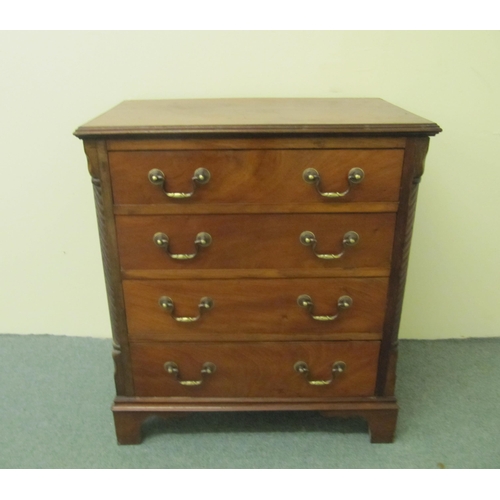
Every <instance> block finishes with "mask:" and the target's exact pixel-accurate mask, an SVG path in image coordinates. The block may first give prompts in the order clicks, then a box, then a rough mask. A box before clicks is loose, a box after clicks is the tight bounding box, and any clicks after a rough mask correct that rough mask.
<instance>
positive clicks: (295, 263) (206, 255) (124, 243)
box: [116, 214, 395, 270]
mask: <svg viewBox="0 0 500 500" xmlns="http://www.w3.org/2000/svg"><path fill="white" fill-rule="evenodd" d="M394 224H395V214H343V215H338V214H293V215H291V214H274V215H263V214H255V215H244V214H242V215H173V216H117V217H116V226H117V235H118V246H119V252H120V263H121V266H122V268H123V269H124V270H137V269H150V270H151V269H154V270H160V269H175V270H187V269H335V268H362V267H370V268H379V269H386V270H389V267H390V262H391V251H392V242H393V235H394ZM305 231H309V232H312V233H313V235H314V236H315V239H316V242H317V243H316V245H315V248H313V245H309V246H307V245H304V244H302V243H301V241H300V235H301V234H302V233H303V232H305ZM202 232H206V233H208V234H209V235H210V237H211V243H210V245H209V246H206V247H204V246H203V245H196V244H195V241H196V238H197V235H198V234H199V233H202ZM352 232H355V233H356V234H357V235H359V240H358V241H357V242H356V243H355V244H352V242H353V241H354V240H353V239H351V240H349V238H350V237H351V238H352ZM157 233H163V234H164V235H166V236H167V237H168V246H167V244H165V240H164V239H163V240H162V241H163V243H162V245H161V246H159V245H158V244H156V243H155V242H154V241H153V240H154V238H153V236H154V235H155V234H157ZM354 237H355V236H354ZM344 241H345V243H344ZM349 241H350V243H349ZM315 252H316V254H319V255H321V256H322V258H320V257H318V256H317V255H315ZM184 255H188V256H189V257H190V258H189V259H183V258H182V257H183V256H184ZM332 255H333V256H335V257H338V258H330V257H329V256H332ZM339 256H340V257H339ZM191 257H192V258H191Z"/></svg>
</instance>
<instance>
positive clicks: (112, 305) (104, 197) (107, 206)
mask: <svg viewBox="0 0 500 500" xmlns="http://www.w3.org/2000/svg"><path fill="white" fill-rule="evenodd" d="M84 147H85V152H86V154H87V159H88V163H89V172H90V174H91V175H92V176H93V177H92V185H93V188H94V198H95V206H96V214H97V224H98V230H99V239H100V243H101V255H102V263H103V269H104V277H105V281H106V292H107V297H108V307H109V315H110V320H111V333H112V337H113V353H112V356H113V361H114V365H115V386H116V391H117V394H120V395H128V396H131V395H133V394H134V383H133V379H132V374H131V372H130V358H129V352H128V334H127V320H126V317H125V307H124V300H123V291H122V287H121V274H120V263H119V260H118V248H117V242H116V228H115V220H114V217H113V208H112V207H113V202H112V195H111V182H110V178H109V169H108V163H107V154H106V149H105V144H104V141H86V142H85V143H84Z"/></svg>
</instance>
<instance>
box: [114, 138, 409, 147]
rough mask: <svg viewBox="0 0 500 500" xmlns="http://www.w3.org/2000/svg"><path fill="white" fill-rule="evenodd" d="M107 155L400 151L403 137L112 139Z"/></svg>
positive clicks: (404, 142) (403, 144)
mask: <svg viewBox="0 0 500 500" xmlns="http://www.w3.org/2000/svg"><path fill="white" fill-rule="evenodd" d="M106 143H107V148H108V151H148V150H149V151H155V150H170V149H173V150H175V149H223V150H224V149H346V148H348V149H389V148H395V149H402V148H404V147H405V144H406V139H405V138H404V137H332V136H328V135H314V136H305V137H304V136H298V135H297V136H271V137H270V136H258V137H255V136H252V137H234V135H232V136H231V137H213V136H210V137H207V136H203V137H201V138H200V137H199V136H184V137H180V138H179V137H168V138H165V137H162V138H155V139H148V138H144V137H142V138H137V139H115V140H113V139H111V140H109V141H107V142H106Z"/></svg>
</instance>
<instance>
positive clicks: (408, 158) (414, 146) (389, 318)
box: [376, 137, 429, 396]
mask: <svg viewBox="0 0 500 500" xmlns="http://www.w3.org/2000/svg"><path fill="white" fill-rule="evenodd" d="M428 148H429V137H413V138H408V139H407V141H406V148H405V155H404V160H403V172H402V176H403V178H402V182H401V193H400V199H399V209H398V214H397V218H396V231H395V238H394V244H393V257H392V263H391V277H390V280H389V292H388V297H387V300H388V304H389V307H388V310H387V313H386V318H385V321H384V333H383V338H382V346H381V347H382V349H381V352H382V355H381V357H380V360H379V369H378V376H377V388H376V394H377V395H378V396H394V390H395V385H396V364H397V357H398V333H399V324H400V321H401V312H402V308H403V297H404V290H405V284H406V275H407V271H408V261H409V258H410V247H411V236H412V231H413V223H414V220H415V210H416V207H417V195H418V185H419V183H420V180H421V178H422V175H423V173H424V165H425V157H426V155H427V150H428Z"/></svg>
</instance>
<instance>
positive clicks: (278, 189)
mask: <svg viewBox="0 0 500 500" xmlns="http://www.w3.org/2000/svg"><path fill="white" fill-rule="evenodd" d="M403 151H404V150H402V149H380V150H378V149H356V150H354V149H353V150H349V149H331V150H328V149H327V150H321V149H318V150H312V149H307V150H226V151H210V150H196V151H115V152H110V153H109V166H110V170H111V179H112V188H113V199H114V203H115V204H118V205H121V204H125V205H126V204H190V203H195V204H196V203H259V204H277V203H292V204H304V203H309V204H310V203H316V202H323V203H339V202H340V203H342V202H344V201H347V202H352V201H358V202H359V201H371V202H377V201H397V200H398V198H399V182H400V178H401V169H402V164H403ZM198 168H205V169H208V170H209V172H210V180H209V181H208V183H206V184H203V185H198V186H197V187H196V189H195V192H194V195H193V196H192V197H191V198H189V199H182V200H179V199H171V198H168V197H167V196H166V195H165V194H164V193H163V191H162V189H161V186H156V185H154V184H151V182H149V180H148V173H149V171H150V170H153V169H159V170H161V171H162V172H163V174H164V176H165V189H166V191H168V192H175V193H179V192H182V193H189V192H191V191H192V190H193V182H192V177H193V175H194V172H195V170H197V169H198ZM307 168H314V169H316V170H317V171H318V173H319V175H320V178H321V189H322V191H326V192H343V191H345V190H346V189H347V188H348V187H349V183H348V180H347V177H348V174H349V171H350V170H351V169H353V168H361V169H362V170H363V171H364V174H365V177H364V179H363V181H362V182H361V183H359V184H354V185H352V187H351V190H350V192H349V193H348V194H347V195H346V196H345V197H343V198H336V199H331V198H330V199H327V198H324V197H322V196H320V195H319V194H318V192H317V191H316V188H315V187H314V184H310V183H307V182H305V181H304V180H303V178H302V175H303V172H304V170H305V169H307Z"/></svg>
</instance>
